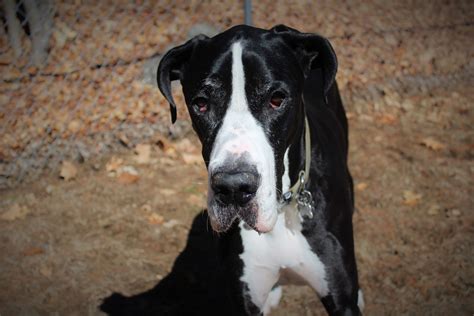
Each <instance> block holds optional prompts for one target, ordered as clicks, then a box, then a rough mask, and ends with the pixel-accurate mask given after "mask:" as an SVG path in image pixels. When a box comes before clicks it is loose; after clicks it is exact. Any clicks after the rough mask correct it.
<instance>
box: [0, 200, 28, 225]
mask: <svg viewBox="0 0 474 316" xmlns="http://www.w3.org/2000/svg"><path fill="white" fill-rule="evenodd" d="M29 213H30V210H29V209H28V208H27V207H25V206H22V205H20V204H18V203H15V204H13V205H12V206H11V207H10V208H9V209H8V210H7V211H5V212H3V213H2V214H1V215H0V219H1V220H4V221H8V222H11V221H14V220H17V219H24V218H25V217H26V215H28V214H29Z"/></svg>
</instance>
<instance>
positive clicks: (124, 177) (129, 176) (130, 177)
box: [117, 172, 140, 184]
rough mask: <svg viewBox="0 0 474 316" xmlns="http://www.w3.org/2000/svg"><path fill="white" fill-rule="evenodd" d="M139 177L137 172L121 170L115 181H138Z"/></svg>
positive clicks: (128, 182)
mask: <svg viewBox="0 0 474 316" xmlns="http://www.w3.org/2000/svg"><path fill="white" fill-rule="evenodd" d="M139 179H140V177H139V176H138V175H137V174H133V173H129V172H122V173H121V174H120V175H119V176H118V177H117V181H118V182H119V183H121V184H133V183H136V182H138V180H139Z"/></svg>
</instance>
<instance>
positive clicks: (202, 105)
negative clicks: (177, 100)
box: [193, 97, 207, 113]
mask: <svg viewBox="0 0 474 316" xmlns="http://www.w3.org/2000/svg"><path fill="white" fill-rule="evenodd" d="M193 107H194V108H195V109H196V110H197V111H198V112H201V113H204V112H206V111H207V100H206V99H205V98H202V97H199V98H196V99H194V100H193Z"/></svg>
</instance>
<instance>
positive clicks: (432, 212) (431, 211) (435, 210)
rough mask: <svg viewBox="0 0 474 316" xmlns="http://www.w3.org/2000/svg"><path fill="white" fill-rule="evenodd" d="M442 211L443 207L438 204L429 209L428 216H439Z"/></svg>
mask: <svg viewBox="0 0 474 316" xmlns="http://www.w3.org/2000/svg"><path fill="white" fill-rule="evenodd" d="M440 210H441V207H440V206H439V205H438V204H433V205H431V206H430V208H429V209H428V215H438V213H439V211H440Z"/></svg>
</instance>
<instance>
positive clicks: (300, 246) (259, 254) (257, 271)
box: [240, 150, 329, 313]
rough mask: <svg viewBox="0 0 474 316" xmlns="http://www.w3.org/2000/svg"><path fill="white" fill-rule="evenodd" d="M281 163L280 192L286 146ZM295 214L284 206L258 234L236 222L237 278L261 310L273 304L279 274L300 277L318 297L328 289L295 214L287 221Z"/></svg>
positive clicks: (287, 183)
mask: <svg viewBox="0 0 474 316" xmlns="http://www.w3.org/2000/svg"><path fill="white" fill-rule="evenodd" d="M284 165H285V173H284V175H283V178H282V184H283V187H282V189H283V192H285V191H287V190H288V189H289V186H290V180H289V174H288V165H289V163H288V150H287V151H286V153H285V156H284ZM295 216H297V211H296V210H295V209H293V208H285V209H284V212H283V213H281V214H279V215H278V219H277V222H276V224H275V227H274V228H273V230H272V231H271V232H269V233H266V234H261V235H259V234H258V233H256V232H255V231H253V230H249V229H246V228H245V227H244V225H243V224H241V225H240V228H241V231H240V234H241V237H242V242H243V246H244V250H243V253H242V254H241V255H240V258H241V259H242V261H243V262H244V271H243V272H244V273H243V275H242V277H241V281H243V282H245V283H246V284H247V285H248V288H249V295H250V297H251V299H252V301H253V303H254V304H255V305H257V306H258V307H259V308H260V309H261V310H262V311H264V313H267V312H268V311H267V310H269V308H270V306H271V307H274V305H275V304H274V301H275V300H274V297H272V296H270V295H269V293H271V290H272V288H273V287H274V285H275V284H276V283H277V282H279V281H282V278H281V277H285V279H286V276H287V275H292V276H296V277H297V279H299V280H295V279H294V278H293V279H292V280H290V281H300V280H304V281H305V282H306V283H307V284H309V285H310V286H311V287H312V288H313V289H314V290H315V291H316V292H317V293H318V295H319V296H320V297H324V296H326V295H327V294H328V292H329V289H328V283H327V281H326V271H325V268H324V265H323V263H322V262H321V260H320V259H319V258H318V256H317V255H316V254H315V253H314V252H313V251H312V250H311V247H310V245H309V244H308V242H307V240H306V238H305V237H304V236H303V235H302V234H301V223H300V220H299V217H297V218H298V220H297V223H296V224H295V221H288V217H291V218H294V217H295ZM282 274H285V275H282ZM297 283H298V282H297Z"/></svg>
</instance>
